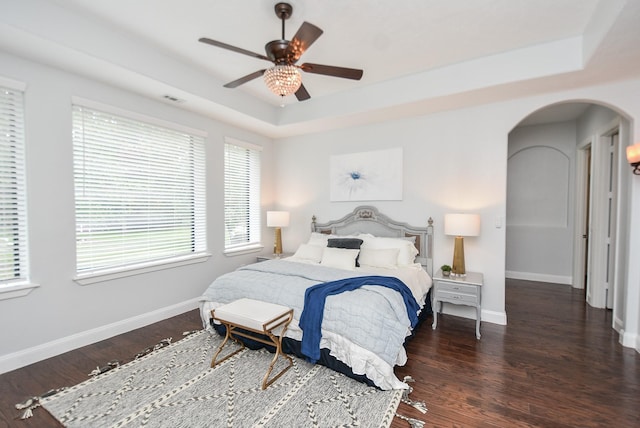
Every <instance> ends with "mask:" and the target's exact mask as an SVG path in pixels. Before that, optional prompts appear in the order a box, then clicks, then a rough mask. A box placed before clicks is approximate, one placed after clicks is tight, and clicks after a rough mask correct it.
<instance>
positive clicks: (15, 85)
mask: <svg viewBox="0 0 640 428" xmlns="http://www.w3.org/2000/svg"><path fill="white" fill-rule="evenodd" d="M0 86H4V87H5V88H8V89H13V90H14V91H20V92H25V91H26V90H27V84H26V83H24V82H20V81H18V80H13V79H9V78H7V77H2V76H0Z"/></svg>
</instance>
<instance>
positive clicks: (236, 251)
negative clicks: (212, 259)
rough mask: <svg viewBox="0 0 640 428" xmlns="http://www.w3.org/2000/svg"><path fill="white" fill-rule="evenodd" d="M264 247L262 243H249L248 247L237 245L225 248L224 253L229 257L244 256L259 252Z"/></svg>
mask: <svg viewBox="0 0 640 428" xmlns="http://www.w3.org/2000/svg"><path fill="white" fill-rule="evenodd" d="M263 249H264V246H263V245H260V244H256V245H247V246H246V247H237V248H230V249H228V250H224V255H225V256H227V257H233V256H242V255H244V254H251V253H259V252H261V251H262V250H263Z"/></svg>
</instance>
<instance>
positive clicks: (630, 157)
mask: <svg viewBox="0 0 640 428" xmlns="http://www.w3.org/2000/svg"><path fill="white" fill-rule="evenodd" d="M627 161H629V164H631V167H632V168H633V173H634V174H635V175H640V143H636V144H634V145H633V146H629V147H627Z"/></svg>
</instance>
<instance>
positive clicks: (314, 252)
mask: <svg viewBox="0 0 640 428" xmlns="http://www.w3.org/2000/svg"><path fill="white" fill-rule="evenodd" d="M323 251H324V247H321V246H319V245H310V244H300V246H299V247H298V249H297V250H296V253H295V254H294V255H293V257H294V258H296V259H302V260H310V261H313V262H316V263H320V260H322V252H323Z"/></svg>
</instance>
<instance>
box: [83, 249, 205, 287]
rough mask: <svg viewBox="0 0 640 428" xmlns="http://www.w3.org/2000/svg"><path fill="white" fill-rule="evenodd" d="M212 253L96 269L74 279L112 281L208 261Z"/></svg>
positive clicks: (88, 281)
mask: <svg viewBox="0 0 640 428" xmlns="http://www.w3.org/2000/svg"><path fill="white" fill-rule="evenodd" d="M209 257H211V254H209V253H200V254H191V255H188V256H184V257H176V258H172V259H170V260H163V261H160V262H155V263H141V264H137V265H131V266H126V267H121V266H119V267H117V268H113V269H107V270H101V271H94V272H90V273H85V274H80V275H77V276H76V277H75V278H73V280H74V281H75V282H77V283H78V284H80V285H89V284H95V283H97V282H103V281H110V280H112V279H118V278H126V277H128V276H134V275H140V274H143V273H148V272H155V271H158V270H164V269H172V268H175V267H180V266H187V265H192V264H195V263H203V262H206V261H207V260H208V259H209Z"/></svg>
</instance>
